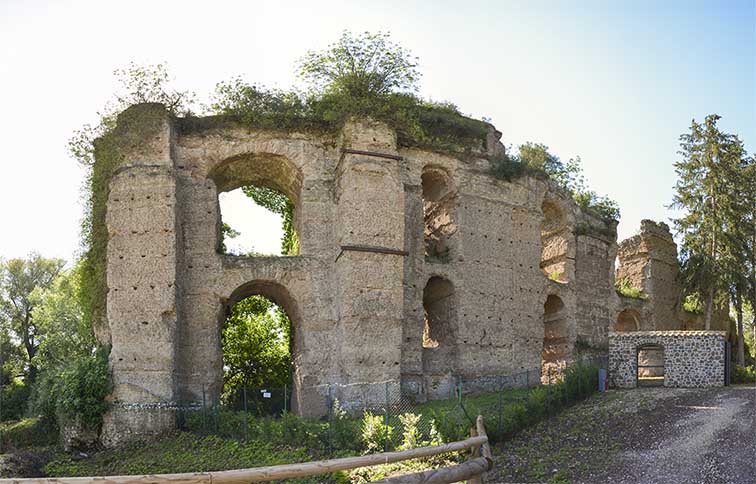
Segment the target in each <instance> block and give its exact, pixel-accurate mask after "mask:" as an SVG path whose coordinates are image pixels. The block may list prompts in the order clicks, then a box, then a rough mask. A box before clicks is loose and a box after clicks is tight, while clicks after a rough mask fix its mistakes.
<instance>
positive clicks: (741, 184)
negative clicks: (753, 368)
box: [730, 156, 756, 365]
mask: <svg viewBox="0 0 756 484" xmlns="http://www.w3.org/2000/svg"><path fill="white" fill-rule="evenodd" d="M736 182H737V183H738V188H737V189H738V191H739V192H740V196H739V197H738V198H737V199H736V200H737V201H738V202H739V205H738V212H739V213H738V214H737V215H736V217H735V219H734V220H732V221H731V223H730V227H732V229H734V230H735V231H736V233H737V241H738V244H736V248H737V250H738V253H737V254H736V255H738V256H739V257H738V258H737V259H736V260H737V264H738V265H739V267H737V268H736V272H735V273H736V274H737V276H736V277H735V280H736V282H737V291H736V294H737V298H738V299H737V300H736V303H735V304H736V317H737V320H738V338H739V339H738V363H739V364H741V365H744V364H745V355H744V353H745V351H744V350H745V348H744V346H745V334H746V333H745V327H744V325H743V320H744V314H743V313H744V310H743V306H745V307H746V309H745V312H746V313H747V314H750V316H751V322H750V326H751V328H752V329H753V333H752V336H753V340H752V344H751V347H752V348H756V313H755V312H754V310H753V308H756V157H754V156H751V157H750V158H748V157H746V156H744V158H743V160H742V161H741V166H740V169H739V170H738V173H737V175H736ZM743 300H745V304H743ZM741 352H742V353H743V358H742V359H741ZM755 365H756V363H755Z"/></svg>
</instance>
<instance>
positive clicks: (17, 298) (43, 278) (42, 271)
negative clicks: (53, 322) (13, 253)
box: [0, 254, 65, 384]
mask: <svg viewBox="0 0 756 484" xmlns="http://www.w3.org/2000/svg"><path fill="white" fill-rule="evenodd" d="M64 264H65V261H63V260H61V259H45V258H43V257H41V256H40V255H39V254H32V255H30V256H29V258H27V259H10V260H8V261H5V262H3V263H2V264H1V265H0V315H1V316H0V317H1V319H2V321H3V324H4V328H3V330H4V331H6V332H7V333H8V334H9V335H10V336H11V338H12V339H13V340H15V341H17V342H19V343H20V346H21V349H22V351H23V356H24V365H25V380H26V382H27V383H29V384H31V383H33V382H34V381H35V379H36V378H37V366H36V362H35V359H34V358H35V356H36V354H37V350H38V348H39V345H40V343H41V341H42V339H43V338H44V333H45V327H44V325H40V324H39V321H38V320H37V319H36V318H35V317H34V309H35V307H37V306H38V305H39V304H40V302H41V295H42V293H43V292H44V291H45V290H46V289H48V288H50V287H51V286H52V284H53V281H54V280H55V278H56V277H57V276H58V274H60V272H61V270H62V269H63V265H64Z"/></svg>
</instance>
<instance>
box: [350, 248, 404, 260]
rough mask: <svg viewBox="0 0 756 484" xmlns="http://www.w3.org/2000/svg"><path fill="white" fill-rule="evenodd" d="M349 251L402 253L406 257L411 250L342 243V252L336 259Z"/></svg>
mask: <svg viewBox="0 0 756 484" xmlns="http://www.w3.org/2000/svg"><path fill="white" fill-rule="evenodd" d="M347 251H352V252H373V253H376V254H389V255H401V256H402V257H406V256H408V255H409V252H407V251H406V250H399V249H389V248H388V247H375V246H370V245H342V246H341V252H339V255H338V256H336V260H339V257H341V255H342V254H343V253H344V252H347Z"/></svg>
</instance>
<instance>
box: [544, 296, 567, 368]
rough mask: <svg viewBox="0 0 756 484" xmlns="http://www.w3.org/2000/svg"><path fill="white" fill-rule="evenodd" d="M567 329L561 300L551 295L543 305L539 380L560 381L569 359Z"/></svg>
mask: <svg viewBox="0 0 756 484" xmlns="http://www.w3.org/2000/svg"><path fill="white" fill-rule="evenodd" d="M569 353H570V351H569V329H568V327H567V314H566V309H565V306H564V302H563V301H562V299H561V298H560V297H559V296H557V295H555V294H551V295H549V296H548V297H547V298H546V302H545V303H544V305H543V350H542V352H541V380H542V381H543V382H545V383H554V382H556V381H558V380H559V379H561V377H562V374H563V372H564V369H565V368H566V367H567V358H568V357H569Z"/></svg>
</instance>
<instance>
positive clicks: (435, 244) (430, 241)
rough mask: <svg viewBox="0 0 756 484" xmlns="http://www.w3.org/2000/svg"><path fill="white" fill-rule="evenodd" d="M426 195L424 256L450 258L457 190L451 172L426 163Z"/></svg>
mask: <svg viewBox="0 0 756 484" xmlns="http://www.w3.org/2000/svg"><path fill="white" fill-rule="evenodd" d="M421 181H422V195H423V241H424V245H425V256H426V258H427V259H429V260H431V261H440V262H444V261H448V259H449V257H450V256H451V252H452V251H453V247H452V240H451V239H452V237H453V235H454V234H455V233H456V232H457V221H456V203H457V191H456V189H455V188H454V185H453V183H452V180H451V177H450V176H449V173H448V172H447V171H446V170H445V169H443V168H440V167H436V166H426V167H425V168H423V173H422V177H421Z"/></svg>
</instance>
